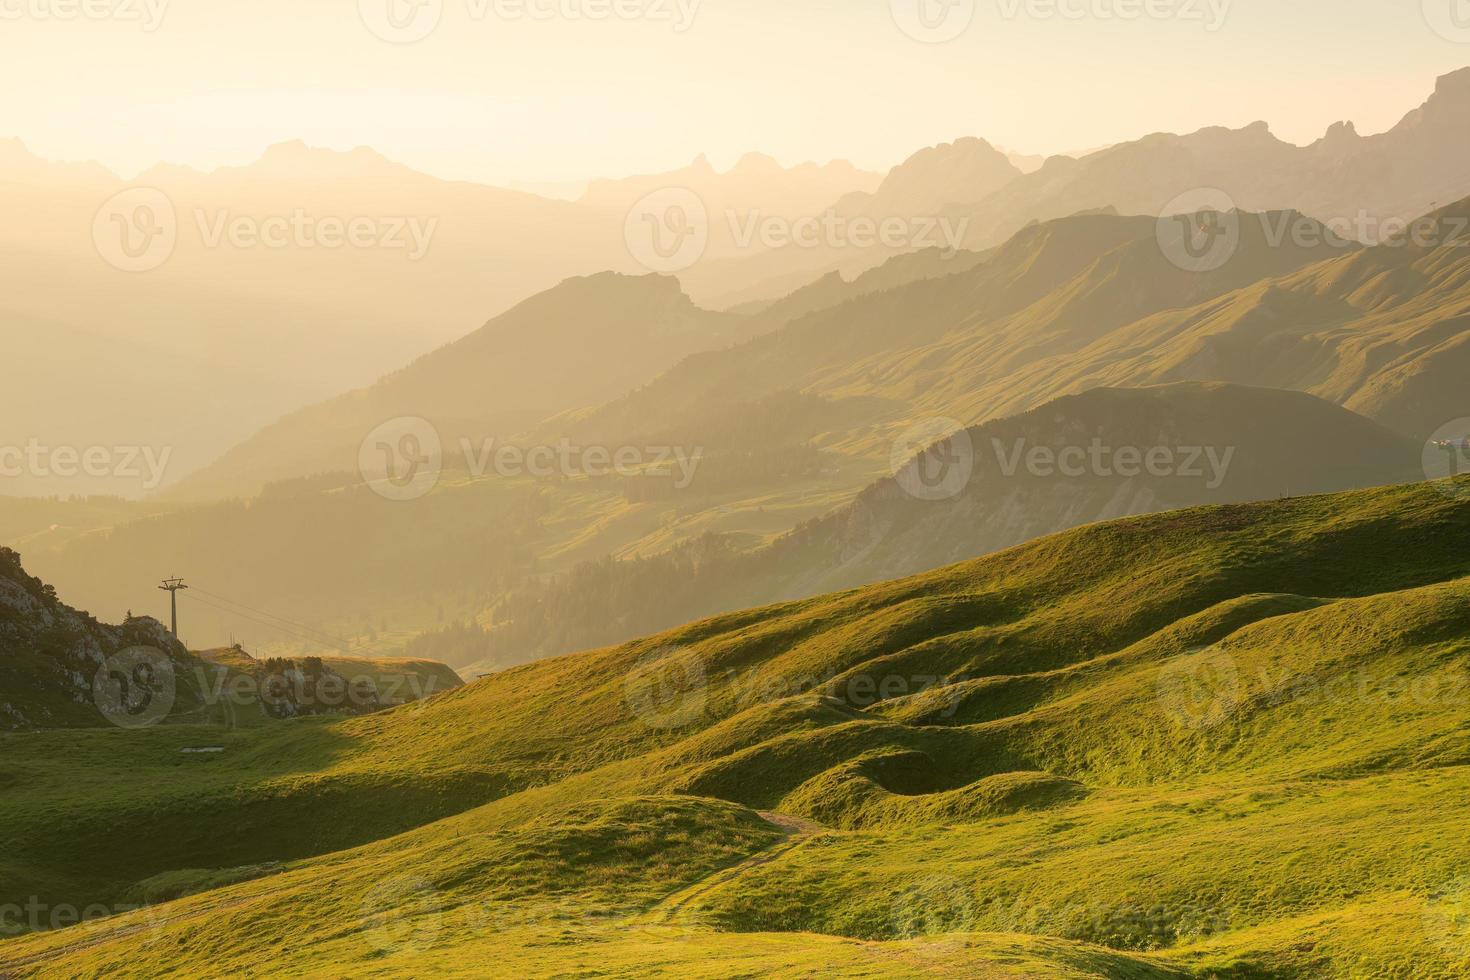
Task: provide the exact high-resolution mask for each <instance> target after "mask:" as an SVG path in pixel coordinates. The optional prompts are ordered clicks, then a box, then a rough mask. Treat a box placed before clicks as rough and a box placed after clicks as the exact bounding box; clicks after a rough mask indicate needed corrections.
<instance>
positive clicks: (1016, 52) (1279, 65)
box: [0, 0, 1470, 181]
mask: <svg viewBox="0 0 1470 980" xmlns="http://www.w3.org/2000/svg"><path fill="white" fill-rule="evenodd" d="M895 2H897V3H899V5H900V6H902V4H903V3H908V4H910V5H912V4H913V3H915V2H923V3H926V4H935V6H934V7H932V8H930V12H931V13H933V12H935V11H939V12H941V13H942V12H945V11H946V10H947V9H948V8H945V7H944V6H943V5H942V3H940V0H895ZM1149 2H1150V3H1154V4H1157V5H1161V9H1166V10H1174V11H1177V12H1178V14H1177V16H1173V17H1168V18H1150V17H1148V16H1143V17H1140V18H1138V19H1133V20H1123V19H1120V18H1119V17H1118V16H1116V15H1115V14H1114V13H1112V12H1114V11H1115V10H1116V9H1121V8H1117V7H1115V5H1116V4H1122V5H1124V7H1125V8H1126V7H1129V6H1138V7H1142V6H1146V5H1145V4H1144V3H1143V0H1050V2H1048V0H979V2H978V4H976V5H975V12H974V17H973V22H972V23H971V24H970V26H969V28H968V29H966V30H964V31H963V33H960V35H959V36H958V37H957V38H955V39H954V40H951V41H949V42H948V43H942V44H934V43H924V42H922V41H919V40H915V39H914V38H912V37H910V36H909V35H908V34H906V33H905V32H904V31H903V30H901V29H900V27H899V26H898V23H897V22H896V18H895V16H894V12H893V10H892V9H891V6H890V3H889V0H779V2H778V0H361V2H359V0H332V2H308V3H302V2H299V0H295V2H288V0H256V2H252V3H225V2H222V0H0V85H3V87H4V90H5V91H6V92H7V93H8V97H7V98H6V100H5V105H4V109H3V114H0V137H5V136H15V137H19V138H20V139H22V140H23V141H25V143H26V144H27V145H28V146H29V147H30V148H31V149H32V150H33V151H34V152H36V153H38V154H40V155H42V156H45V157H49V158H56V159H97V160H101V161H102V162H103V163H105V164H107V165H109V166H111V167H113V168H114V169H116V170H118V171H120V172H121V173H123V174H124V175H132V174H134V173H136V172H138V171H140V170H142V169H145V168H147V167H149V166H151V165H152V164H154V163H156V162H158V161H160V160H165V161H169V162H175V163H183V164H189V165H192V166H196V167H201V168H210V167H215V166H219V165H221V164H241V163H246V162H249V161H251V160H253V159H255V158H256V157H257V156H259V154H260V152H261V150H262V149H263V148H264V147H265V146H267V145H269V144H272V143H276V142H282V141H286V140H295V139H302V140H305V141H306V142H308V143H311V144H313V145H319V146H328V147H335V148H339V149H346V148H351V147H354V146H358V145H369V146H372V147H374V148H376V149H378V150H379V151H381V152H382V153H384V154H385V155H387V156H389V157H390V158H393V159H396V160H399V161H401V162H404V163H407V164H409V165H410V166H413V167H416V168H418V169H421V170H425V171H428V172H430V173H434V174H438V175H442V176H447V177H457V178H466V179H476V180H485V181H495V180H507V179H523V180H539V181H563V180H578V179H583V178H587V177H593V176H604V175H606V176H616V175H623V174H628V173H636V172H652V171H659V170H665V169H670V168H674V167H677V166H682V165H684V164H686V163H687V162H688V161H689V160H690V159H692V158H693V157H694V156H695V155H696V154H698V153H701V152H704V153H708V154H709V155H710V157H711V158H712V159H713V161H714V162H715V163H716V164H717V165H728V164H730V163H732V162H733V161H734V160H735V159H737V158H738V157H739V156H740V155H742V154H744V153H746V152H747V151H751V150H759V151H762V152H766V153H769V154H771V155H773V156H775V157H776V158H777V159H779V160H781V161H782V162H784V163H788V164H792V163H797V162H800V161H803V160H808V159H813V160H820V161H825V160H829V159H834V158H846V159H849V160H851V161H853V162H854V163H856V164H858V165H859V166H863V167H868V168H873V169H882V168H886V167H888V166H891V165H892V164H894V163H896V162H898V161H899V160H901V159H902V158H904V157H905V156H907V155H908V154H909V153H911V152H912V151H914V150H915V149H917V148H919V147H921V146H925V145H929V144H932V143H936V142H940V141H945V140H950V139H953V138H955V137H957V136H964V135H977V136H982V137H984V138H986V139H989V140H991V141H992V142H994V143H997V144H999V145H1003V146H1006V147H1008V148H1010V149H1014V150H1018V151H1023V152H1028V153H1052V152H1063V151H1068V150H1075V149H1081V148H1087V147H1094V146H1098V145H1103V144H1107V143H1112V142H1117V141H1120V140H1125V139H1132V138H1136V137H1138V136H1140V135H1143V134H1145V133H1147V132H1150V131H1156V130H1159V129H1169V130H1173V131H1176V132H1177V131H1190V130H1194V129H1198V128H1200V127H1201V126H1206V125H1229V126H1241V125H1245V124H1247V123H1250V122H1252V121H1254V120H1256V119H1265V120H1267V121H1268V122H1270V123H1271V126H1272V129H1273V131H1274V132H1275V133H1276V134H1277V135H1278V136H1280V137H1281V138H1283V139H1287V140H1290V141H1292V142H1298V143H1305V142H1310V141H1312V140H1315V139H1317V138H1318V137H1320V136H1321V135H1322V133H1323V132H1324V131H1325V130H1326V128H1327V126H1328V125H1330V124H1331V123H1333V122H1335V121H1337V120H1339V119H1341V118H1344V117H1348V116H1352V117H1353V118H1354V121H1355V122H1356V123H1357V124H1358V129H1359V131H1360V132H1363V133H1372V132H1377V131H1381V130H1383V129H1386V128H1388V127H1389V126H1391V125H1392V124H1393V123H1394V122H1396V121H1397V120H1398V118H1399V116H1400V115H1401V114H1402V113H1403V112H1404V111H1405V110H1406V109H1407V108H1408V107H1411V106H1414V105H1417V104H1418V103H1419V102H1421V101H1422V100H1423V99H1424V97H1425V96H1426V95H1427V94H1428V92H1429V91H1430V90H1431V89H1432V87H1433V82H1434V78H1435V77H1436V76H1437V75H1440V74H1443V73H1445V72H1448V71H1451V70H1453V69H1455V68H1459V67H1463V66H1464V65H1465V64H1466V63H1467V62H1470V45H1465V44H1456V43H1453V42H1451V41H1450V40H1447V39H1446V38H1444V37H1442V36H1440V34H1437V33H1436V32H1435V31H1434V30H1432V29H1431V28H1430V26H1429V25H1428V23H1427V22H1426V18H1425V16H1424V14H1423V12H1422V11H1421V9H1420V7H1421V4H1420V0H1397V2H1394V3H1383V2H1382V0H1292V2H1290V3H1283V2H1282V0H1233V2H1231V0H1149ZM1429 2H1430V3H1431V4H1432V3H1433V2H1436V0H1429ZM1445 2H1446V3H1452V2H1455V0H1445ZM390 3H392V4H394V5H395V8H394V12H395V13H396V15H397V16H396V19H393V20H389V19H386V14H387V12H388V5H389V4H390ZM414 3H418V4H422V5H423V6H422V7H416V6H415V5H414ZM954 3H955V4H957V5H958V6H957V7H955V8H953V9H955V10H959V11H961V12H963V11H964V10H965V5H966V3H967V0H954ZM582 4H591V5H592V6H590V7H583V6H582ZM1058 4H1059V6H1057V5H1058ZM599 5H600V8H601V9H604V10H606V9H609V8H611V9H612V10H613V11H615V12H613V13H612V14H611V15H610V16H608V17H606V18H605V19H592V18H591V17H590V16H586V12H589V11H594V10H597V9H599ZM79 10H86V11H90V13H81V12H79ZM562 11H571V16H568V15H566V14H564V13H562ZM616 11H621V12H622V13H623V14H624V15H626V14H627V13H629V12H635V13H636V12H641V13H643V14H645V15H646V16H641V17H637V18H634V19H625V16H619V15H618V13H617V12H616ZM1063 11H1065V12H1066V15H1064V14H1063ZM68 12H69V13H70V14H71V16H70V17H65V16H64V15H65V14H67V13H68ZM533 13H534V14H535V16H532V14H533ZM1078 14H1081V15H1082V16H1077V15H1078ZM419 15H424V16H428V17H431V18H432V23H430V22H425V21H415V20H414V18H415V17H417V16H419ZM898 19H900V20H901V19H902V16H900V17H899V18H898ZM425 23H428V24H429V26H431V27H432V30H429V31H428V32H427V36H425V37H423V38H422V39H421V40H418V41H416V42H415V43H390V42H389V41H385V40H384V39H382V38H381V37H380V36H378V34H382V33H391V32H392V30H397V29H398V28H396V27H393V25H395V24H396V25H400V26H401V25H405V24H406V25H408V27H407V28H406V29H407V30H409V31H414V30H418V25H422V24H425ZM384 25H388V27H389V28H390V30H388V31H385V30H384ZM1211 27H1217V28H1218V29H1214V30H1211V29H1210V28H1211ZM1329 28H1330V30H1329ZM375 29H376V30H377V33H375Z"/></svg>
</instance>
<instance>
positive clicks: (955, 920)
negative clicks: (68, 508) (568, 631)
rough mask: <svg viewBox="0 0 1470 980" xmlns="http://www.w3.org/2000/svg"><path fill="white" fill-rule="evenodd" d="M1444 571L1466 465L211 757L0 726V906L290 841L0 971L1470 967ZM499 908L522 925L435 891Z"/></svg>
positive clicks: (753, 622)
mask: <svg viewBox="0 0 1470 980" xmlns="http://www.w3.org/2000/svg"><path fill="white" fill-rule="evenodd" d="M1467 576H1470V481H1461V483H1459V484H1446V483H1441V484H1437V485H1433V484H1425V485H1417V486H1410V487H1396V488H1389V489H1384V490H1375V491H1364V492H1356V493H1350V494H1342V495H1337V496H1331V497H1316V498H1305V499H1295V500H1282V501H1276V502H1272V503H1266V504H1255V505H1245V506H1234V507H1226V508H1209V509H1201V510H1193V511H1183V512H1176V513H1170V514H1165V515H1159V516H1153V517H1145V518H1137V519H1130V520H1125V521H1121V522H1115V523H1112V524H1105V525H1096V526H1090V527H1086V528H1082V529H1079V530H1077V531H1073V532H1069V533H1067V534H1064V535H1060V536H1057V537H1054V538H1049V539H1045V540H1042V541H1039V542H1036V543H1034V544H1030V545H1025V546H1022V547H1019V548H1015V549H1012V550H1010V551H1007V552H1004V553H1001V554H999V555H995V556H992V557H990V558H986V559H982V560H979V561H974V562H970V563H966V564H962V565H957V566H953V567H950V568H946V569H942V570H940V571H937V572H934V573H930V574H927V575H923V576H919V577H916V578H912V579H906V580H902V581H898V582H892V583H887V584H884V585H880V586H874V587H871V588H865V589H861V590H857V591H854V592H849V593H843V594H838V595H833V596H825V597H822V598H819V599H813V600H809V601H804V602H799V603H792V604H788V605H785V606H778V607H773V608H768V609H762V610H755V611H750V612H745V613H739V614H734V615H730V616H725V617H721V618H718V619H715V620H709V621H705V622H701V623H696V624H692V625H690V626H687V627H684V628H682V629H680V630H676V631H673V632H670V633H667V634H664V635H662V636H659V637H654V638H651V639H649V640H646V641H640V642H637V643H633V644H628V645H625V646H622V647H617V648H611V649H607V650H601V651H593V652H589V653H586V654H581V655H576V656H571V657H565V658H560V659H557V660H553V661H547V662H542V663H538V664H534V665H530V666H527V667H524V668H519V669H517V670H513V671H510V672H507V673H505V674H501V675H497V676H495V677H491V678H487V679H485V680H482V681H480V682H478V683H475V684H471V685H469V686H467V687H465V688H461V689H458V690H455V691H452V692H449V693H447V694H444V695H440V696H438V697H435V698H433V699H431V700H430V701H428V702H424V703H421V704H417V705H409V706H406V707H404V708H400V709H397V710H394V711H389V712H385V713H382V714H377V715H372V716H368V717H363V718H354V719H339V720H331V721H323V720H318V719H307V720H300V721H296V722H291V723H287V724H284V725H279V726H274V727H270V728H266V729H262V730H258V731H249V732H235V733H229V734H228V735H225V736H220V738H222V739H223V741H222V742H221V743H220V744H223V746H224V747H225V749H226V751H225V752H223V753H220V754H218V755H216V756H212V757H210V758H208V759H195V758H192V757H187V756H180V755H179V754H178V749H179V748H180V747H181V745H183V744H184V743H185V742H186V741H187V740H188V738H189V737H190V734H191V733H190V730H189V729H173V728H165V729H154V730H149V731H144V732H88V733H50V734H46V735H34V736H7V737H4V738H3V739H0V785H4V787H5V792H4V794H3V796H0V837H3V843H4V845H5V846H4V847H3V848H0V854H3V855H5V857H3V858H0V904H4V903H5V902H8V901H12V900H15V899H16V898H19V897H23V896H25V895H29V894H40V895H43V896H46V897H47V900H48V901H52V902H63V901H65V902H74V903H79V904H80V903H84V902H89V901H103V902H108V901H114V902H119V903H121V902H122V901H123V899H124V898H125V897H127V896H129V895H134V894H137V889H138V888H139V887H140V886H141V884H142V883H150V882H151V883H152V884H154V885H157V884H159V883H160V882H163V883H170V882H171V880H170V879H169V878H167V877H165V878H162V879H160V878H159V876H161V875H163V876H167V875H168V874H169V873H170V872H174V873H182V872H188V874H187V875H184V876H183V877H184V878H185V879H186V880H185V884H188V882H195V883H197V882H200V881H203V883H204V887H206V888H208V887H209V885H210V884H211V879H210V878H208V877H203V878H201V877H200V876H201V874H205V873H213V874H218V875H222V876H223V878H222V879H220V880H228V879H229V876H230V875H231V874H235V873H239V870H240V869H249V868H259V866H261V865H266V864H268V863H269V862H273V861H280V862H284V864H283V866H282V867H281V868H279V869H275V870H271V869H267V871H268V873H265V874H264V875H263V876H261V877H256V878H254V879H253V880H248V881H243V882H239V883H236V884H230V885H228V886H225V887H219V888H212V889H210V890H207V891H204V892H201V893H199V894H195V895H192V896H190V897H185V898H182V899H180V900H178V901H175V902H171V903H168V904H163V905H158V906H154V907H152V908H150V909H146V910H143V911H142V912H135V913H131V914H130V915H126V916H122V917H119V918H116V919H110V920H107V922H106V923H105V924H104V925H92V926H86V927H80V928H79V929H73V930H64V931H62V932H58V933H49V934H43V935H38V936H32V937H25V938H21V939H17V940H12V941H9V942H6V943H0V973H14V974H18V975H25V974H26V973H28V972H30V971H33V970H37V969H40V968H41V964H42V963H43V962H44V963H45V964H46V968H47V969H50V970H53V971H56V972H55V975H74V974H78V973H80V974H86V973H89V972H93V971H97V972H106V973H108V974H116V975H122V976H127V975H140V976H141V975H158V974H160V973H166V972H168V971H170V970H173V971H178V972H183V973H190V972H194V973H197V972H201V971H202V972H204V973H205V974H206V975H208V973H209V970H210V969H219V970H221V971H222V972H221V973H220V975H226V974H230V975H238V974H239V973H241V972H248V969H247V968H248V967H250V966H251V965H252V964H253V966H254V969H256V971H257V973H258V974H259V975H272V974H273V973H279V972H284V973H290V972H297V973H300V974H304V975H312V974H315V975H343V974H352V975H359V974H361V973H363V972H368V973H369V974H372V973H373V972H374V971H377V972H378V973H381V975H424V974H426V973H431V972H434V971H436V970H440V971H446V972H450V973H454V972H458V973H460V974H462V975H486V973H487V971H488V974H489V975H505V976H526V975H529V976H541V975H550V976H556V975H607V976H630V977H631V976H658V975H669V976H674V975H681V976H730V975H761V976H764V975H775V976H783V975H784V976H804V975H808V974H809V973H811V972H813V971H817V972H825V973H831V974H833V975H848V976H921V975H933V974H935V973H938V974H948V975H968V976H987V975H995V976H1012V975H1029V976H1038V975H1041V976H1106V977H1131V976H1138V977H1144V976H1194V977H1207V976H1221V977H1257V976H1260V977H1265V976H1273V977H1274V976H1288V977H1303V978H1306V977H1320V976H1329V977H1330V976H1345V977H1346V976H1395V975H1401V976H1415V977H1420V976H1423V977H1431V978H1432V977H1444V978H1449V977H1456V976H1462V975H1464V974H1465V973H1466V971H1467V970H1470V930H1466V929H1465V927H1464V923H1465V917H1464V916H1463V914H1462V909H1463V907H1464V901H1465V899H1466V898H1470V885H1466V884H1465V879H1464V878H1463V874H1464V871H1463V869H1464V868H1466V867H1470V842H1466V841H1465V840H1464V839H1463V838H1464V835H1463V833H1461V832H1460V828H1462V827H1463V800H1464V799H1465V798H1466V794H1467V792H1470V769H1467V768H1466V763H1467V762H1470V734H1467V732H1470V680H1467V679H1470V577H1467ZM201 731H202V730H201ZM193 737H195V738H196V739H197V738H199V737H202V736H201V735H199V734H198V733H197V732H196V733H194V736H193ZM211 737H213V736H211ZM756 811H761V812H763V813H765V814H766V816H765V818H762V817H759V816H757V815H756ZM134 826H138V827H143V826H146V827H148V828H149V831H150V832H149V833H148V834H146V835H145V834H128V836H127V846H126V847H119V846H118V835H119V833H122V832H123V831H124V830H126V828H130V827H134ZM58 831H59V832H60V835H59V836H58ZM395 835H397V836H395ZM48 841H56V843H54V844H53V843H47V842H48ZM354 848H355V850H354ZM395 882H397V884H394V883H395ZM405 882H407V883H406V884H405ZM400 886H401V887H400ZM375 889H377V890H378V891H375ZM184 890H185V891H187V890H192V888H185V889H184ZM369 895H376V896H378V899H379V900H380V901H378V904H373V903H372V902H369V906H370V909H369V911H364V910H363V909H364V906H363V902H364V901H365V900H366V898H367V897H368V896H369ZM375 901H376V900H375ZM487 904H488V905H491V906H494V907H495V908H500V907H501V906H502V905H506V904H509V905H510V906H511V907H513V908H516V909H519V910H520V911H517V912H514V913H513V916H515V918H514V924H512V925H509V926H507V925H504V923H503V920H501V919H499V918H495V917H493V916H492V917H491V919H489V920H484V919H475V918H474V917H470V918H466V917H465V916H464V915H463V914H461V913H460V912H459V911H457V910H459V909H461V908H463V907H465V906H470V907H474V908H482V907H484V906H486V905H487ZM380 906H383V907H386V908H387V909H388V912H387V913H386V914H388V916H389V919H390V920H391V928H389V930H388V931H389V932H390V933H391V934H392V935H394V936H401V935H407V936H408V937H409V939H408V941H397V942H393V943H390V944H389V948H387V949H383V948H381V946H382V944H381V943H376V944H375V943H374V941H373V940H372V938H371V936H372V934H373V933H374V930H381V928H382V926H381V924H380V925H375V923H380V919H381V916H382V914H384V913H382V912H380V911H373V910H376V909H379V908H380ZM221 909H228V910H230V915H228V916H224V915H218V914H212V913H214V912H217V911H219V910H221ZM426 915H427V916H429V917H430V918H429V919H428V920H424V916H426ZM150 916H152V922H151V924H149V923H150V919H149V917H150ZM424 922H429V923H433V924H432V925H430V924H423V923H424ZM405 923H406V925H405ZM83 929H85V930H88V931H87V932H85V933H84V932H83V931H82V930H83ZM262 949H270V950H289V953H282V954H281V955H280V957H278V958H277V959H261V958H260V957H261V955H262V954H261V950H262ZM252 956H253V957H256V959H254V960H249V959H248V958H249V957H252ZM232 957H233V958H232ZM487 964H488V965H487ZM227 968H228V969H227ZM986 971H992V972H990V973H987V972H986ZM1006 971H1010V972H1006Z"/></svg>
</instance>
